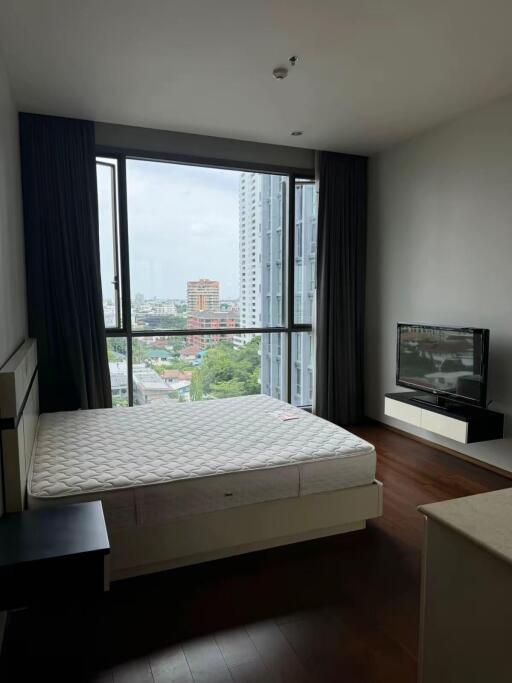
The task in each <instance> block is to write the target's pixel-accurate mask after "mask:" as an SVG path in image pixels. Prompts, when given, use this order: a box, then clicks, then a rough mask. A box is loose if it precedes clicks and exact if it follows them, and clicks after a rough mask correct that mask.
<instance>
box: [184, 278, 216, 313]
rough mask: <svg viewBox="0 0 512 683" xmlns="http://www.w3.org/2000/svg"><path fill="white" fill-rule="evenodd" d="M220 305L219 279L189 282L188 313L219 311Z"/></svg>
mask: <svg viewBox="0 0 512 683" xmlns="http://www.w3.org/2000/svg"><path fill="white" fill-rule="evenodd" d="M219 307H220V298H219V283H218V281H217V280H208V279H201V280H190V281H189V282H187V313H189V314H190V313H197V312H201V311H218V310H219Z"/></svg>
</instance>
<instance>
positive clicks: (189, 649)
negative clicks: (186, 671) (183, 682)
mask: <svg viewBox="0 0 512 683" xmlns="http://www.w3.org/2000/svg"><path fill="white" fill-rule="evenodd" d="M183 651H184V653H185V657H186V658H187V662H188V665H189V667H190V671H191V672H192V677H193V679H194V682H195V683H232V681H233V678H232V677H231V674H230V673H229V669H228V667H227V664H226V662H225V660H224V657H223V656H222V653H221V651H220V649H219V646H218V645H217V643H216V642H215V638H213V637H211V636H208V637H204V638H198V639H195V640H192V641H189V642H186V643H184V644H183Z"/></svg>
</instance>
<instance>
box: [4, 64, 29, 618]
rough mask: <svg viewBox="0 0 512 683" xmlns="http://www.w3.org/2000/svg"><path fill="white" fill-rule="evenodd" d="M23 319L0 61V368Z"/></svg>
mask: <svg viewBox="0 0 512 683" xmlns="http://www.w3.org/2000/svg"><path fill="white" fill-rule="evenodd" d="M26 319H27V311H26V303H25V263H24V243H23V222H22V212H21V182H20V164H19V144H18V114H17V111H16V107H15V106H14V103H13V101H12V98H11V92H10V87H9V81H8V78H7V74H6V72H5V69H4V65H3V63H2V61H1V60H0V367H1V366H2V365H3V364H4V363H5V361H6V360H7V359H8V358H9V356H11V355H12V353H13V352H14V351H15V350H16V348H17V347H18V346H19V345H20V344H21V342H22V341H23V339H24V337H25V335H26V331H27V324H26ZM2 511H3V500H2V482H1V471H0V515H1V514H2ZM0 630H1V629H0Z"/></svg>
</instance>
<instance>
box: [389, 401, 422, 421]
mask: <svg viewBox="0 0 512 683" xmlns="http://www.w3.org/2000/svg"><path fill="white" fill-rule="evenodd" d="M384 413H385V414H386V415H388V416H389V417H394V418H395V419H396V420H402V421H403V422H407V423H408V424H410V425H414V426H415V427H421V413H422V410H421V408H419V407H418V406H413V405H411V404H410V403H403V402H402V401H394V400H393V399H392V398H388V397H387V396H386V398H385V399H384Z"/></svg>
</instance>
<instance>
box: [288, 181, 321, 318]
mask: <svg viewBox="0 0 512 683" xmlns="http://www.w3.org/2000/svg"><path fill="white" fill-rule="evenodd" d="M316 228H317V216H316V189H315V183H314V182H313V181H312V180H297V181H296V182H295V275H294V278H295V301H294V322H295V323H298V324H311V323H312V322H313V300H314V295H315V287H316Z"/></svg>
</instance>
